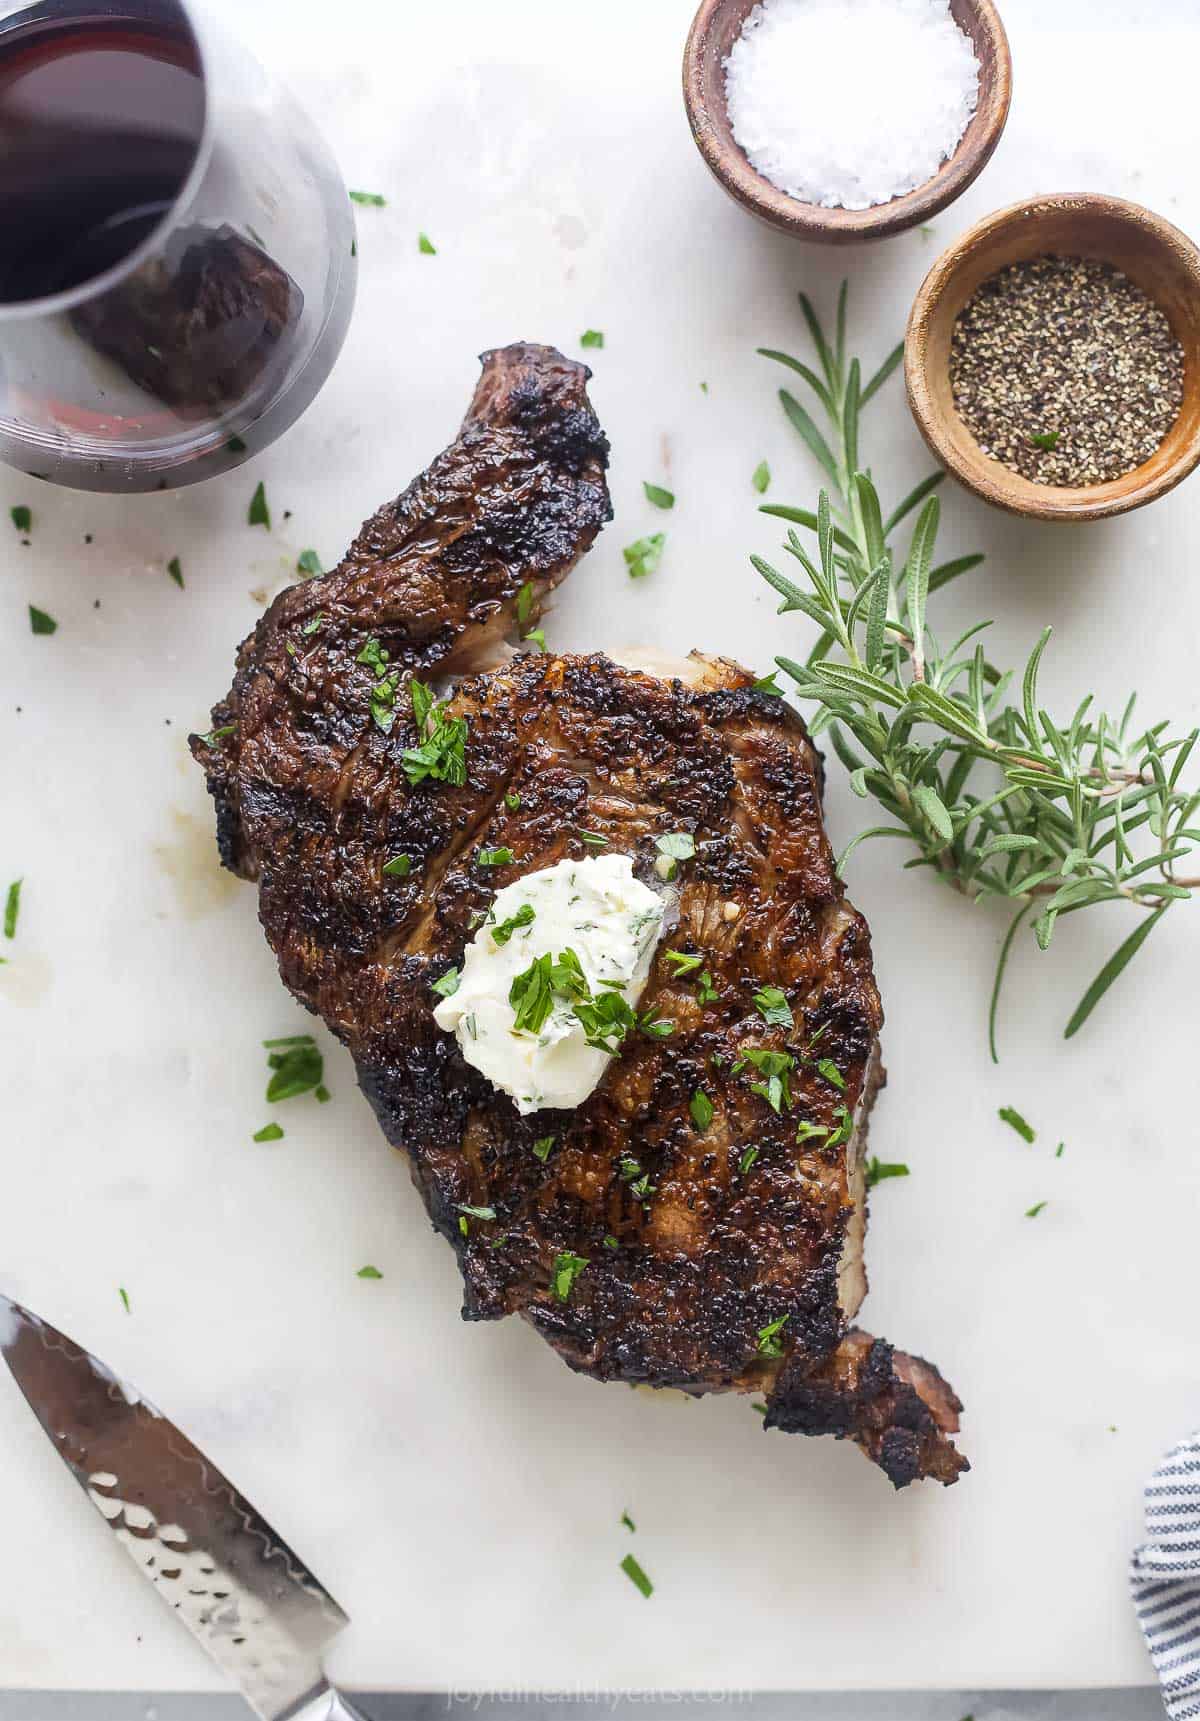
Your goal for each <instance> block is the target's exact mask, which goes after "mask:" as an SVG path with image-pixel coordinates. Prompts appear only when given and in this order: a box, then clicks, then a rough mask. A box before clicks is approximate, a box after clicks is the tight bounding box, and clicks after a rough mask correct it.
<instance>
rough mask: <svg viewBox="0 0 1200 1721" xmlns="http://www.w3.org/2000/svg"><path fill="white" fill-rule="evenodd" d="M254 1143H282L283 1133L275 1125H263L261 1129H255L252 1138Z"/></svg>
mask: <svg viewBox="0 0 1200 1721" xmlns="http://www.w3.org/2000/svg"><path fill="white" fill-rule="evenodd" d="M252 1139H253V1140H254V1141H282V1140H283V1131H282V1130H281V1129H280V1127H279V1125H278V1124H277V1123H264V1124H263V1126H262V1128H261V1129H256V1130H255V1132H254V1135H253V1137H252Z"/></svg>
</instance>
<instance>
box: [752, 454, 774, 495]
mask: <svg viewBox="0 0 1200 1721" xmlns="http://www.w3.org/2000/svg"><path fill="white" fill-rule="evenodd" d="M750 482H751V484H753V486H754V488H755V489H756V490H757V491H758V494H759V495H760V496H765V495H766V493H767V491H768V489H769V488H770V484H771V468H770V467H769V466H768V465H767V463H766V461H765V460H760V461H759V463H758V465H757V466H756V467H755V468H754V476H753V478H751V480H750Z"/></svg>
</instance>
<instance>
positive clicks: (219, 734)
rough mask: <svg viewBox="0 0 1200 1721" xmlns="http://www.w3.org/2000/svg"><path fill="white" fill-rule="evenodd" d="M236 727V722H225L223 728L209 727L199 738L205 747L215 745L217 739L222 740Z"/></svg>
mask: <svg viewBox="0 0 1200 1721" xmlns="http://www.w3.org/2000/svg"><path fill="white" fill-rule="evenodd" d="M236 728H237V724H236V723H226V724H225V726H224V728H223V729H210V730H209V732H208V734H207V735H201V737H200V739H201V741H203V743H204V745H205V746H206V747H215V746H216V744H217V742H218V741H223V740H224V739H225V737H226V736H227V735H232V734H233V732H234V730H235V729H236Z"/></svg>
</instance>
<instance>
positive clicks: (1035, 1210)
mask: <svg viewBox="0 0 1200 1721" xmlns="http://www.w3.org/2000/svg"><path fill="white" fill-rule="evenodd" d="M1049 1205H1050V1204H1049V1202H1048V1201H1035V1202H1034V1204H1033V1206H1032V1207H1030V1208H1027V1209H1026V1212H1025V1217H1026V1219H1036V1218H1037V1216H1038V1214H1039V1213H1040V1212H1041V1211H1042V1209H1043V1208H1044V1207H1048V1206H1049Z"/></svg>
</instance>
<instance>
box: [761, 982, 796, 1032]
mask: <svg viewBox="0 0 1200 1721" xmlns="http://www.w3.org/2000/svg"><path fill="white" fill-rule="evenodd" d="M754 1003H755V1007H756V1009H757V1010H758V1013H759V1015H760V1016H761V1017H762V1019H763V1021H764V1022H766V1023H767V1025H768V1026H769V1027H772V1028H794V1027H795V1025H796V1019H795V1017H794V1016H793V1015H792V1007H791V1005H790V1004H789V1003H788V1001H787V996H786V994H785V993H783V992H781V991H780V989H779V987H778V986H763V987H760V989H759V990H758V991H757V992H756V993H755V994H754Z"/></svg>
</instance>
